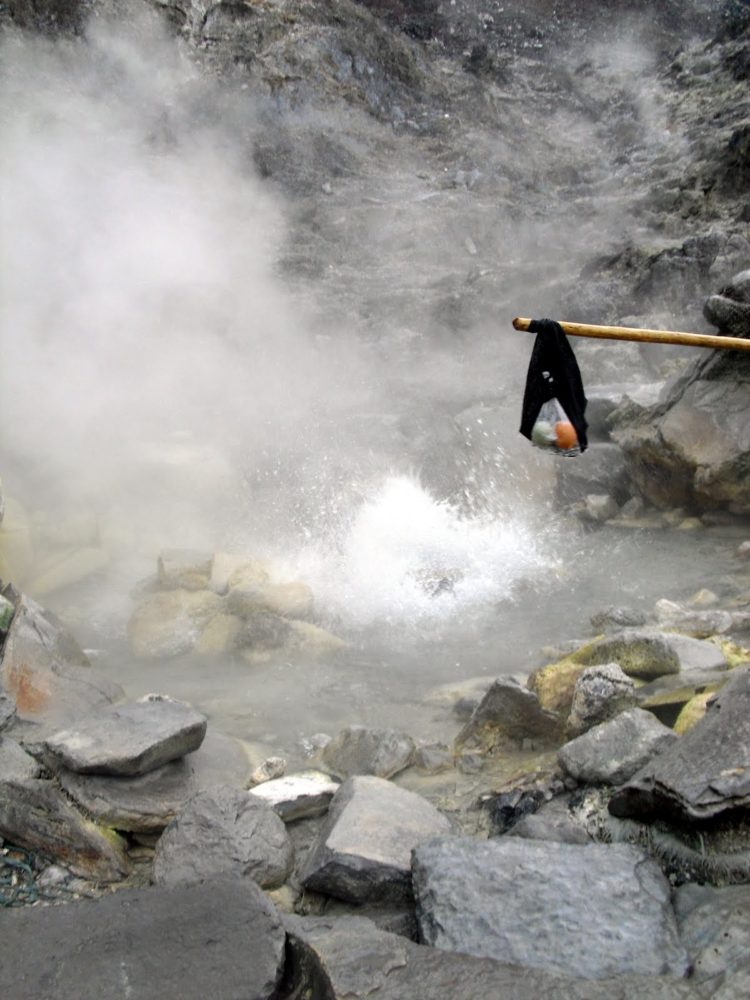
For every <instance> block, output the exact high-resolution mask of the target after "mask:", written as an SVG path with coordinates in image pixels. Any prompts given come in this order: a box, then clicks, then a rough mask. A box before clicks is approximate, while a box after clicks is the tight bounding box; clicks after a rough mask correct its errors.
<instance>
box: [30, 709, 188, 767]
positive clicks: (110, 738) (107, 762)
mask: <svg viewBox="0 0 750 1000" xmlns="http://www.w3.org/2000/svg"><path fill="white" fill-rule="evenodd" d="M205 735H206V717H205V716H204V715H201V713H200V712H196V710H195V709H194V708H193V707H192V706H191V705H187V704H185V703H184V702H180V701H175V700H174V699H173V698H163V697H160V696H154V695H150V696H147V697H146V698H142V699H141V700H140V701H137V702H131V703H130V704H121V705H113V706H105V707H104V708H101V709H99V710H98V711H96V712H92V713H91V714H90V715H86V716H83V717H82V718H80V719H77V720H76V721H75V723H74V724H73V725H72V726H70V727H69V728H67V729H63V730H60V731H59V732H57V733H55V734H54V736H50V737H49V738H48V739H46V740H45V741H44V748H45V751H46V754H47V755H48V756H50V757H51V758H52V759H53V761H54V762H55V763H56V764H58V765H62V766H63V767H67V768H69V769H70V770H71V771H76V772H77V773H78V774H117V775H137V774H146V773H147V772H148V771H154V770H156V768H158V767H161V766H162V765H163V764H167V763H169V761H171V760H177V759H178V758H180V757H184V756H185V754H187V753H192V752H193V751H194V750H197V749H198V747H199V746H200V745H201V743H202V742H203V738H204V736H205Z"/></svg>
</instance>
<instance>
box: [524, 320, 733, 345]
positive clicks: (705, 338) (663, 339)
mask: <svg viewBox="0 0 750 1000" xmlns="http://www.w3.org/2000/svg"><path fill="white" fill-rule="evenodd" d="M531 322H532V320H530V319H524V318H522V317H520V316H516V318H515V319H514V320H513V326H514V328H515V329H516V330H528V329H529V324H530V323H531ZM560 326H561V327H562V329H563V331H564V332H565V333H567V334H568V335H569V336H571V337H597V338H600V339H602V340H638V341H644V342H645V343H647V344H684V345H686V346H688V347H716V348H718V349H719V350H724V351H750V340H745V339H744V338H743V337H718V336H715V335H713V334H710V333H679V332H676V331H674V330H638V329H636V328H635V327H630V326H593V325H591V324H589V323H560Z"/></svg>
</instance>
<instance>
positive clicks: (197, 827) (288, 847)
mask: <svg viewBox="0 0 750 1000" xmlns="http://www.w3.org/2000/svg"><path fill="white" fill-rule="evenodd" d="M293 863H294V851H293V849H292V843H291V841H290V840H289V835H288V834H287V832H286V828H285V826H284V823H283V822H282V820H281V819H279V817H278V816H277V815H276V813H275V812H274V811H273V809H271V807H270V806H268V805H266V803H265V802H264V801H262V800H261V799H259V798H258V797H257V796H255V795H251V794H250V792H247V791H239V790H237V789H235V788H231V787H230V786H229V785H219V786H217V787H216V788H212V789H207V790H206V791H203V792H199V793H198V794H197V795H195V796H194V797H193V798H192V799H190V801H189V802H188V803H187V804H186V805H185V808H184V809H183V810H182V812H181V813H180V814H179V815H178V816H176V817H175V818H174V819H173V820H172V822H171V823H170V824H169V826H168V827H167V828H166V830H165V831H164V833H163V834H162V835H161V838H160V839H159V842H158V844H157V845H156V853H155V855H154V882H155V883H156V884H157V885H167V886H175V885H184V884H189V883H191V882H200V881H202V880H203V879H213V878H216V876H217V875H221V874H222V873H226V874H227V875H232V876H234V877H242V878H245V877H247V878H251V879H253V880H254V881H255V882H257V883H258V885H260V886H262V887H263V888H267V889H272V888H274V887H275V886H278V885H281V884H282V882H284V881H286V879H287V877H288V876H289V874H290V872H291V870H292V865H293Z"/></svg>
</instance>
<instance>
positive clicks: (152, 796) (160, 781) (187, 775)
mask: <svg viewBox="0 0 750 1000" xmlns="http://www.w3.org/2000/svg"><path fill="white" fill-rule="evenodd" d="M251 770H252V767H251V764H250V761H249V760H248V758H247V755H246V754H245V751H244V750H243V749H242V747H241V745H240V744H239V743H238V742H237V741H236V740H234V739H232V738H231V737H229V736H224V735H222V734H221V733H215V732H213V731H212V730H209V731H208V732H207V733H206V738H205V739H204V741H203V743H202V744H201V747H200V749H199V750H196V751H195V752H194V753H191V754H188V755H187V756H185V757H182V758H180V759H179V760H175V761H172V762H171V763H169V764H164V765H163V767H160V768H157V770H155V771H150V772H149V773H148V774H142V775H138V776H136V777H131V778H129V777H109V776H107V777H105V776H103V775H84V774H76V773H75V772H73V771H65V770H63V771H61V772H60V774H59V776H58V777H59V781H60V784H61V785H62V787H63V788H64V789H65V791H66V792H67V794H68V795H69V796H70V797H71V798H73V799H74V800H75V801H76V802H78V803H79V804H80V805H81V806H82V807H83V808H84V809H85V810H86V812H87V813H88V814H89V815H91V816H94V817H95V818H96V819H97V820H99V822H101V823H103V824H105V825H106V826H111V827H114V828H115V829H116V830H127V831H129V832H134V833H152V832H158V831H160V830H163V829H164V827H165V826H166V825H167V824H168V823H169V822H170V820H172V819H174V817H175V816H176V815H177V814H178V813H179V812H180V810H181V809H182V807H183V806H184V805H185V803H186V802H187V801H188V799H190V798H192V797H193V796H194V795H196V794H197V793H198V792H200V791H203V790H204V789H206V788H213V787H215V786H216V785H218V784H230V785H233V786H234V787H236V788H245V787H246V786H247V783H248V780H249V778H250V772H251Z"/></svg>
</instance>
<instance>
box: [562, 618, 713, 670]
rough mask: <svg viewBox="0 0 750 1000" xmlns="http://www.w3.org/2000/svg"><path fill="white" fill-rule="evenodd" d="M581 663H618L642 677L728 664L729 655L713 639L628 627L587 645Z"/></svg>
mask: <svg viewBox="0 0 750 1000" xmlns="http://www.w3.org/2000/svg"><path fill="white" fill-rule="evenodd" d="M579 662H585V663H586V664H587V665H594V664H601V663H610V662H615V663H617V664H618V665H619V666H620V668H621V669H622V670H624V671H625V673H626V674H628V675H629V676H630V677H638V678H640V679H642V680H653V679H654V678H655V677H662V676H663V675H664V674H677V673H679V672H680V671H681V670H711V669H716V668H722V667H723V668H726V665H727V662H726V657H725V656H724V654H723V653H722V652H721V650H720V649H719V648H718V646H715V645H714V644H713V643H712V642H707V641H705V640H703V639H692V638H691V637H690V636H687V635H677V634H675V633H673V632H662V631H660V630H659V629H655V628H627V629H622V631H620V632H615V633H613V634H612V635H607V636H604V637H603V638H602V639H599V640H597V641H596V642H593V643H591V645H590V646H588V647H587V648H586V652H585V654H583V655H582V656H581V657H580V658H579Z"/></svg>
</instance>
